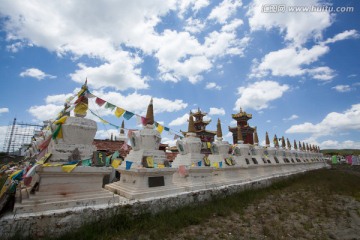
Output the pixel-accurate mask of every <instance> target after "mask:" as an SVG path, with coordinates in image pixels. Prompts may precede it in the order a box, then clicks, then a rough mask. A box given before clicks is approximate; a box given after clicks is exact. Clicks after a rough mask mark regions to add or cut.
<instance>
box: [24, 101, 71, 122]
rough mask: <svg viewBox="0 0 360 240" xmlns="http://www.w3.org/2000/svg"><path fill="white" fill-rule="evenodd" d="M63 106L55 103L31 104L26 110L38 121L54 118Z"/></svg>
mask: <svg viewBox="0 0 360 240" xmlns="http://www.w3.org/2000/svg"><path fill="white" fill-rule="evenodd" d="M63 108H64V107H63V106H61V105H60V106H59V105H55V104H47V105H42V106H32V107H30V108H29V109H28V112H29V113H30V114H31V115H32V116H33V117H34V118H35V119H36V120H38V121H45V120H50V119H55V118H56V117H57V115H58V113H59V112H60V111H61V110H62V109H63Z"/></svg>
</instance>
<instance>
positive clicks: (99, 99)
mask: <svg viewBox="0 0 360 240" xmlns="http://www.w3.org/2000/svg"><path fill="white" fill-rule="evenodd" d="M95 102H96V104H97V105H99V106H100V107H101V106H102V105H104V103H106V101H105V100H103V99H101V98H99V97H97V98H96V100H95Z"/></svg>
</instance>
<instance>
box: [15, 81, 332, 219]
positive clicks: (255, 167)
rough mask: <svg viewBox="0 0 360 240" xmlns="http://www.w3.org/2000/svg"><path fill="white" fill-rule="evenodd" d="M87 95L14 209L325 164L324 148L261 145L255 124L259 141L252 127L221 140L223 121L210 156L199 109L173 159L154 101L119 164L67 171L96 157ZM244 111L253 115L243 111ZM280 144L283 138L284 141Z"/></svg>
mask: <svg viewBox="0 0 360 240" xmlns="http://www.w3.org/2000/svg"><path fill="white" fill-rule="evenodd" d="M85 87H86V86H85ZM81 97H82V96H79V99H80V100H79V101H77V102H78V105H77V107H78V106H79V105H80V106H79V107H78V109H77V108H76V107H75V110H76V109H77V111H75V117H72V116H67V118H66V121H64V122H63V123H62V124H61V129H62V134H63V137H62V139H57V138H51V139H50V138H49V139H50V142H49V144H48V146H47V147H46V148H43V149H41V152H40V154H42V155H45V154H49V155H50V157H49V160H48V162H47V164H41V163H40V164H39V165H38V166H36V168H35V171H36V173H37V174H38V175H39V179H40V180H39V181H38V185H37V189H35V194H30V192H31V191H30V190H29V189H26V190H25V191H22V192H23V195H22V197H21V200H20V201H18V203H17V204H16V205H15V209H14V211H15V213H17V214H20V213H29V212H39V211H48V210H55V209H71V208H73V207H81V208H86V207H91V206H94V205H104V204H105V205H108V206H114V205H119V204H120V205H121V204H123V203H126V201H129V200H139V199H149V198H159V197H167V196H170V195H171V196H174V195H179V194H180V195H181V194H184V193H186V192H191V191H198V190H211V189H214V188H217V187H225V186H228V185H230V184H243V183H244V182H249V181H258V180H261V179H270V178H274V177H280V176H284V175H290V174H295V173H299V172H304V171H309V170H313V169H318V168H323V167H326V164H325V163H324V161H323V159H322V154H321V153H318V152H310V151H299V150H295V149H293V150H291V149H290V147H288V148H287V149H286V148H285V147H283V148H279V147H278V144H275V147H273V148H272V147H270V143H269V139H268V137H267V140H266V145H267V147H260V146H258V136H257V131H256V128H251V129H253V130H254V132H253V135H252V137H251V140H252V141H253V144H251V142H249V143H248V142H246V141H249V140H250V137H248V136H250V134H249V132H247V133H246V135H245V134H244V133H243V132H242V130H243V128H242V127H237V128H236V134H235V136H236V142H235V143H236V144H234V145H231V144H229V143H228V142H227V141H223V138H222V130H221V124H220V120H218V124H217V131H216V135H217V137H216V139H215V140H214V141H213V142H212V144H211V154H204V153H203V152H202V151H201V149H202V140H204V138H203V139H202V138H201V137H199V136H198V133H199V131H200V132H201V131H202V133H204V131H203V130H204V129H205V128H204V127H203V128H201V129H200V130H199V129H197V128H196V124H197V123H199V122H200V121H199V119H196V118H195V120H194V116H193V114H190V116H189V125H188V131H187V132H186V133H185V137H184V138H183V139H181V140H178V141H177V143H176V146H177V149H178V152H179V154H178V155H177V156H176V158H175V159H174V161H173V162H172V164H170V163H169V162H168V161H167V159H166V156H165V151H162V150H159V146H160V143H161V135H160V133H159V132H158V131H157V130H156V129H155V126H154V125H155V124H154V123H155V121H154V111H153V107H154V106H153V102H152V100H151V101H150V103H149V105H148V109H147V114H146V120H147V121H146V125H145V126H144V127H143V128H142V129H140V130H137V131H132V132H131V133H130V134H128V140H129V142H130V144H131V147H132V149H131V151H130V153H129V154H128V155H127V156H126V157H125V159H124V161H123V162H122V163H121V164H120V165H118V166H116V167H114V166H113V167H95V166H85V165H82V166H79V165H78V164H75V166H74V168H73V169H71V170H70V171H66V172H64V171H63V169H64V167H65V169H68V168H67V166H68V164H70V163H69V162H71V161H74V160H77V162H81V161H83V160H85V159H88V158H91V153H90V152H91V151H94V146H93V145H92V141H93V139H94V137H95V134H96V130H97V126H96V122H95V121H93V120H90V119H86V118H84V117H85V116H86V110H87V107H84V106H85V105H83V106H81V104H82V103H83V102H85V101H86V99H84V98H81ZM80 107H82V108H83V109H79V108H80ZM244 114H245V115H247V114H246V113H243V112H242V115H244ZM201 116H202V115H201ZM201 116H200V118H201ZM241 121H243V119H242V120H241ZM241 124H244V122H241V123H240V126H244V127H248V125H247V124H246V125H241ZM55 128H56V129H58V128H59V126H58V125H53V126H52V129H55ZM246 129H248V130H249V129H250V128H246ZM249 131H251V130H249ZM123 135H124V133H123ZM203 136H204V135H203ZM244 136H245V140H246V139H247V140H246V141H244ZM123 137H125V136H123ZM214 138H215V137H214ZM206 140H208V139H206ZM275 140H276V141H277V138H276V139H275ZM276 141H275V142H276ZM282 142H283V144H284V142H285V141H282ZM289 146H290V145H289ZM230 149H231V150H232V151H229V150H230ZM309 149H310V147H309ZM113 171H116V172H118V173H119V175H120V179H119V180H118V181H116V182H113V183H105V182H103V181H104V176H106V175H110V174H111V172H113Z"/></svg>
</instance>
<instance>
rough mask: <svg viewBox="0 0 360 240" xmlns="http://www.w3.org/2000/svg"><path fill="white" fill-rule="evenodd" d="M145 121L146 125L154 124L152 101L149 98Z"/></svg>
mask: <svg viewBox="0 0 360 240" xmlns="http://www.w3.org/2000/svg"><path fill="white" fill-rule="evenodd" d="M146 121H147V124H149V125H153V124H154V107H153V99H152V98H151V100H150V103H149V106H148V108H147V111H146Z"/></svg>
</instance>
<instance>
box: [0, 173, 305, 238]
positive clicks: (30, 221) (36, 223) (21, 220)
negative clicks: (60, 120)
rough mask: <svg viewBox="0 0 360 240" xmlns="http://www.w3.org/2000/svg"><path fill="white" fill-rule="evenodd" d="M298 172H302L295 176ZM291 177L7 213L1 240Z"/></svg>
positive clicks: (149, 210) (58, 230)
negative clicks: (100, 202) (85, 204)
mask: <svg viewBox="0 0 360 240" xmlns="http://www.w3.org/2000/svg"><path fill="white" fill-rule="evenodd" d="M299 173H302V172H298V173H296V174H299ZM291 175H294V173H293V174H279V175H277V176H275V177H271V178H269V177H268V178H262V179H257V180H254V181H247V182H242V183H239V184H233V185H227V186H221V187H218V188H213V189H207V190H201V191H194V192H185V193H181V194H177V195H169V196H167V197H161V198H151V199H144V200H141V201H138V200H131V201H130V200H128V199H126V198H121V200H120V203H116V204H112V205H99V206H96V207H91V208H90V207H88V208H73V209H64V210H55V211H47V212H42V213H37V214H20V215H13V214H8V215H5V216H3V217H2V218H1V219H0V239H7V238H10V237H13V236H15V234H16V235H17V236H19V237H23V238H26V237H29V236H31V237H33V238H43V237H46V236H49V237H58V236H61V235H62V234H64V233H66V232H69V231H75V230H76V229H78V228H79V227H80V226H82V225H83V224H86V223H91V222H97V221H99V220H101V219H105V218H109V217H112V216H114V215H116V214H132V215H138V214H142V213H151V214H155V213H158V212H160V211H164V210H166V209H174V208H178V207H182V206H187V205H191V204H195V203H199V202H203V201H206V200H210V199H212V198H213V197H215V196H221V197H225V196H227V195H231V194H234V193H236V192H241V191H244V190H246V189H256V188H264V187H267V186H269V185H271V184H272V183H273V182H275V181H279V180H281V179H283V178H287V177H289V176H291Z"/></svg>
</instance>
